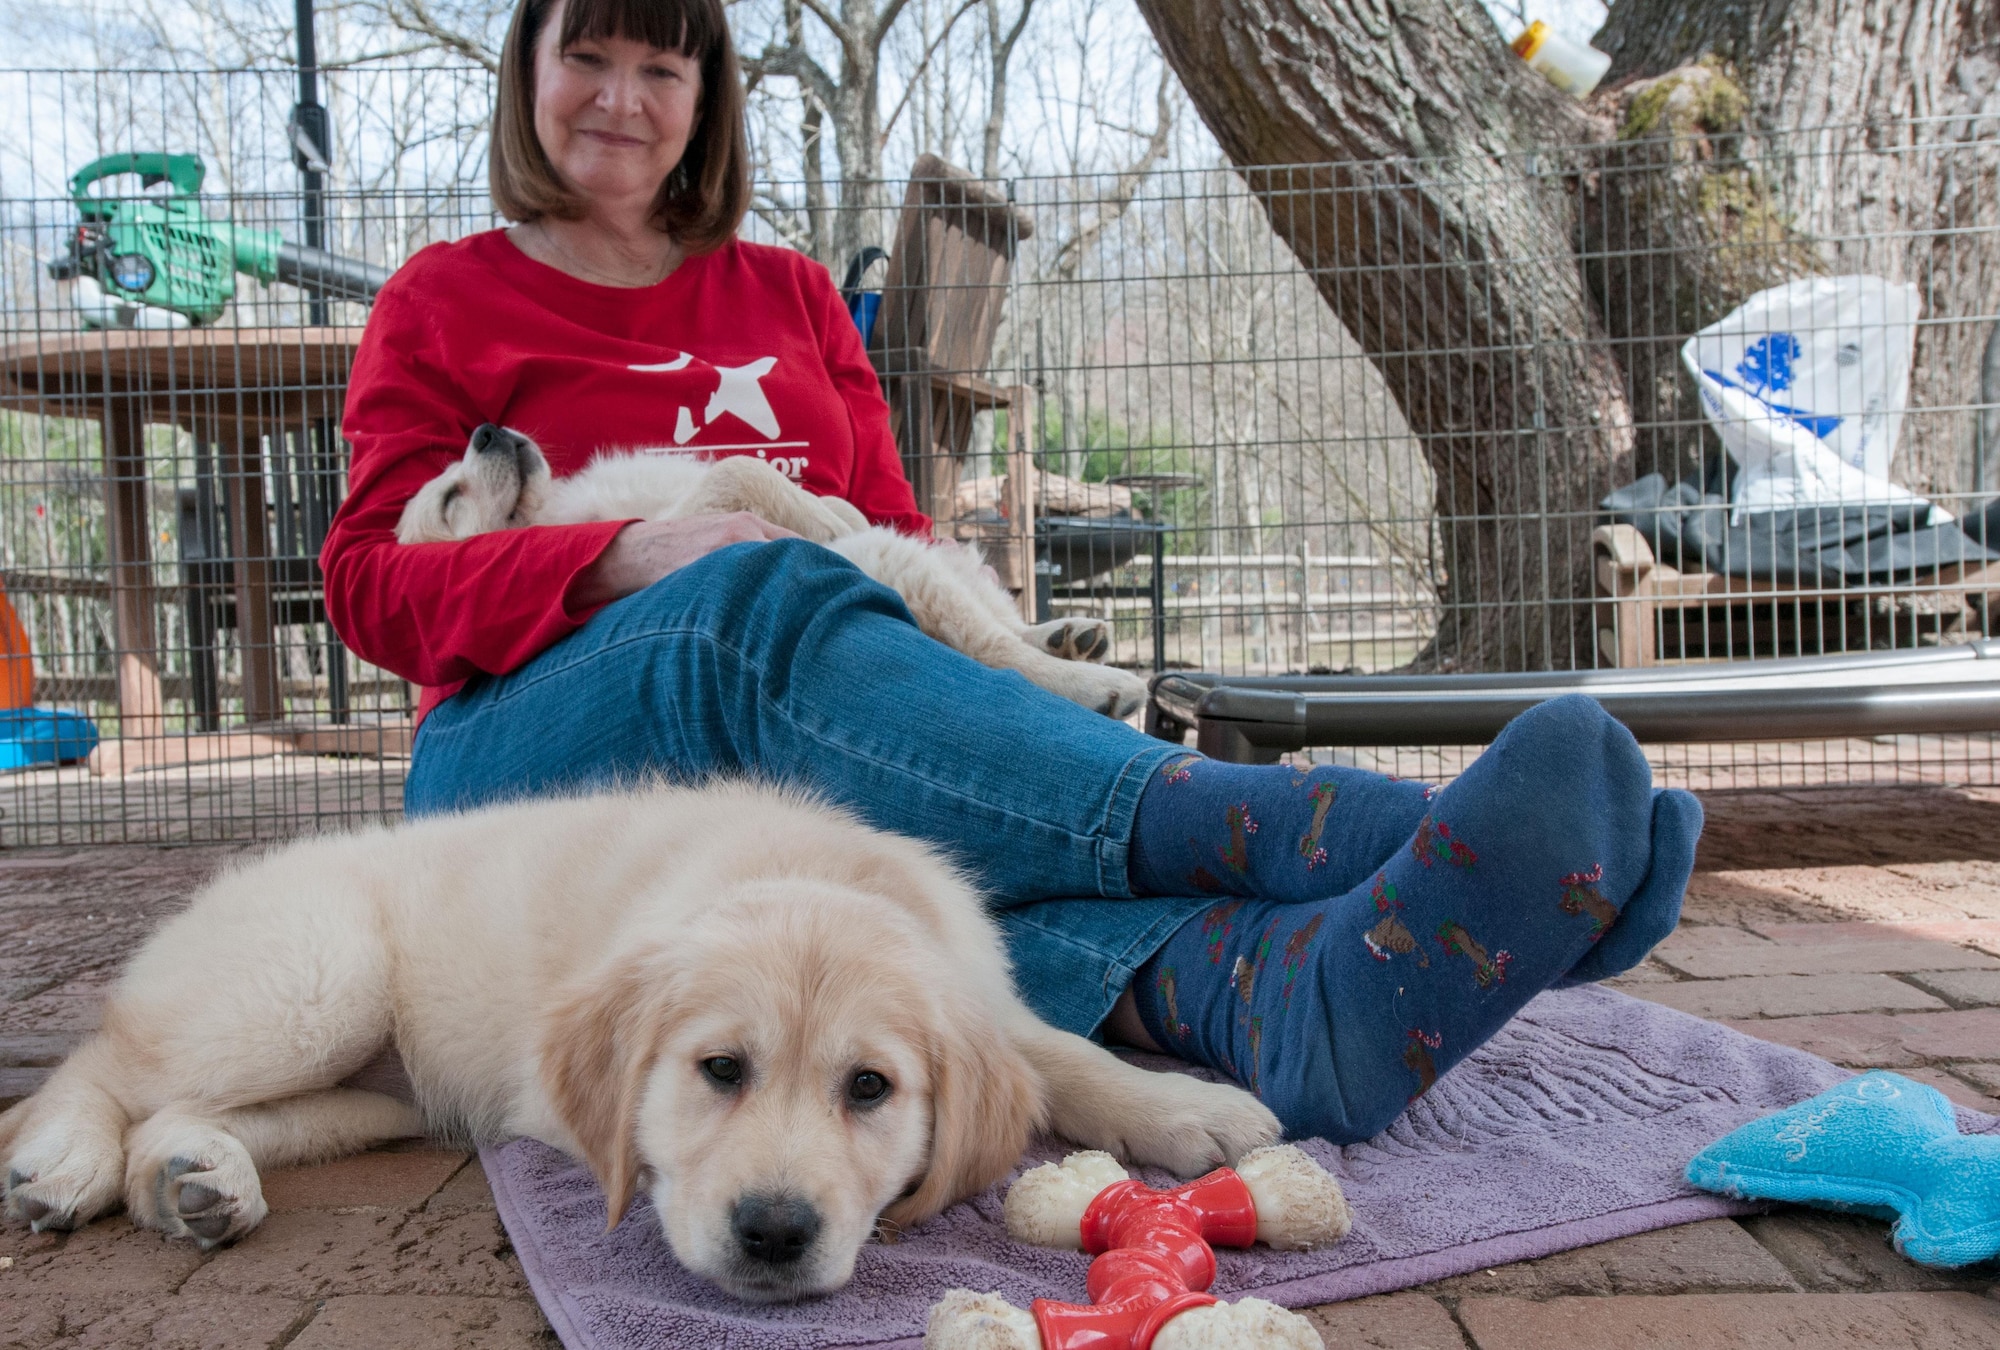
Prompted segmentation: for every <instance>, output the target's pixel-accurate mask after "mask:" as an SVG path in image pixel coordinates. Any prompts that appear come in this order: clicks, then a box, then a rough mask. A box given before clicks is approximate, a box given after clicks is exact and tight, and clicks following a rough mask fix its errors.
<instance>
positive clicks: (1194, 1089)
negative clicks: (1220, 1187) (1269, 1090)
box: [1123, 1073, 1283, 1177]
mask: <svg viewBox="0 0 2000 1350" xmlns="http://www.w3.org/2000/svg"><path fill="white" fill-rule="evenodd" d="M1150 1076H1151V1077H1152V1078H1155V1079H1157V1080H1159V1081H1158V1082H1157V1083H1156V1084H1154V1085H1152V1087H1151V1091H1149V1092H1148V1093H1147V1095H1148V1096H1149V1097H1152V1098H1153V1099H1154V1100H1153V1101H1152V1102H1151V1103H1150V1104H1151V1106H1152V1108H1153V1109H1152V1110H1151V1111H1150V1112H1148V1113H1146V1114H1145V1115H1143V1116H1141V1117H1138V1118H1135V1119H1133V1120H1132V1121H1131V1122H1130V1123H1129V1124H1127V1125H1125V1126H1124V1127H1123V1135H1124V1144H1125V1149H1126V1154H1127V1156H1128V1157H1130V1158H1131V1159H1132V1160H1133V1161H1134V1162H1138V1163H1150V1164H1151V1165H1153V1166H1155V1167H1164V1168H1165V1169H1166V1170H1167V1171H1169V1172H1172V1173H1173V1174H1174V1175H1175V1176H1177V1177H1193V1176H1200V1175H1201V1174H1202V1173H1203V1172H1207V1171H1211V1170H1213V1169H1215V1168H1217V1167H1221V1166H1223V1165H1225V1164H1228V1163H1233V1162H1235V1161H1236V1160H1237V1159H1238V1158H1241V1157H1243V1156H1244V1155H1245V1154H1247V1153H1249V1152H1251V1151H1252V1150H1253V1149H1259V1148H1263V1147H1265V1146H1267V1145H1269V1144H1275V1143H1276V1142H1278V1137H1279V1135H1280V1134H1281V1133H1282V1132H1283V1131H1282V1129H1281V1128H1280V1126H1279V1125H1278V1118H1277V1117H1276V1116H1274V1115H1272V1114H1271V1110H1270V1108H1269V1107H1267V1106H1265V1105H1264V1103H1262V1102H1260V1101H1258V1100H1257V1099H1256V1098H1255V1097H1253V1096H1251V1095H1250V1094H1249V1093H1247V1092H1245V1091H1244V1090H1243V1089H1242V1088H1239V1087H1234V1086H1231V1085H1230V1084H1227V1083H1204V1082H1202V1081H1201V1080H1200V1079H1198V1078H1190V1077H1188V1076H1187V1075H1185V1074H1178V1073H1162V1074H1153V1075H1150Z"/></svg>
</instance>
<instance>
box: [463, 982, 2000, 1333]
mask: <svg viewBox="0 0 2000 1350" xmlns="http://www.w3.org/2000/svg"><path fill="white" fill-rule="evenodd" d="M1162 1062H1163V1063H1164V1062H1165V1061H1162ZM1846 1077H1848V1071H1847V1070H1845V1069H1841V1068H1838V1067H1836V1066H1835V1065H1832V1064H1829V1063H1828V1062H1826V1061H1825V1060H1823V1059H1820V1058H1818V1057H1817V1056H1814V1055H1809V1054H1806V1053H1804V1052H1803V1051H1798V1050H1792V1049H1788V1048H1786V1047H1784V1046H1778V1045H1772V1044H1770V1043H1768V1042H1765V1041H1759V1040H1756V1039H1753V1038H1752V1037H1749V1036H1745V1035H1743V1034H1742V1033H1740V1032H1737V1031H1732V1030H1731V1029H1729V1028H1728V1027H1723V1026H1718V1025H1716V1024H1715V1023H1712V1022H1704V1021H1701V1020H1700V1019H1698V1018H1694V1017H1689V1016H1687V1015H1686V1014H1684V1013H1679V1012H1676V1011H1674V1010H1673V1009H1671V1008H1665V1007H1661V1006H1660V1005H1658V1004H1654V1003H1646V1002H1643V1001H1641V1000H1639V999H1634V998H1630V997H1627V996H1626V995H1624V994H1620V993H1617V992H1615V991H1612V990H1608V989H1600V988H1594V987H1586V988H1580V989H1570V990H1562V991H1558V992H1551V993H1546V994H1543V995H1541V996H1540V997H1539V998H1537V999H1535V1000H1534V1001H1533V1002H1532V1003H1530V1004H1529V1005H1528V1006H1527V1008H1525V1009H1524V1010H1523V1011H1522V1012H1521V1014H1520V1015H1519V1016H1518V1017H1516V1018H1515V1019H1514V1021H1513V1022H1511V1023H1510V1024H1508V1026H1507V1027H1505V1028H1504V1029H1503V1030H1502V1031H1501V1032H1500V1034H1499V1035H1497V1036H1495V1037H1494V1038H1493V1039H1492V1040H1491V1041H1490V1042H1488V1043H1487V1044H1486V1045H1485V1046H1484V1047H1483V1048H1482V1049H1480V1050H1479V1051H1478V1052H1477V1053H1476V1054H1474V1055H1473V1056H1472V1057H1471V1058H1469V1059H1467V1060H1466V1061H1465V1062H1464V1063H1462V1064H1460V1065H1459V1066H1458V1067H1457V1068H1455V1069H1453V1070H1452V1071H1451V1072H1450V1073H1448V1074H1446V1075H1445V1076H1444V1077H1443V1078H1442V1079H1440V1080H1439V1081H1438V1083H1437V1085H1436V1086H1435V1087H1434V1088H1432V1089H1431V1091H1430V1093H1429V1094H1428V1095H1427V1096H1425V1097H1424V1098H1423V1099H1422V1100H1421V1101H1419V1102H1418V1103H1417V1104H1416V1105H1415V1106H1414V1107H1412V1108H1411V1109H1410V1110H1409V1111H1407V1112H1405V1113H1404V1115H1403V1117H1402V1119H1400V1120H1398V1121H1397V1122H1396V1124H1394V1125H1393V1126H1391V1127H1390V1128H1389V1130H1388V1131H1387V1132H1385V1133H1384V1134H1382V1135H1379V1136H1378V1137H1376V1138H1374V1139H1371V1140H1369V1141H1368V1142H1367V1143H1365V1144H1355V1145H1351V1146H1349V1147H1347V1148H1336V1147H1334V1146H1332V1145H1330V1144H1327V1143H1325V1142H1323V1141H1308V1142H1307V1143H1306V1145H1305V1147H1306V1149H1307V1151H1308V1152H1310V1153H1312V1155H1313V1156H1314V1157H1316V1158H1318V1159H1319V1160H1320V1162H1322V1163H1324V1164H1325V1165H1326V1166H1327V1167H1328V1168H1329V1169H1330V1170H1332V1171H1333V1172H1334V1173H1335V1175H1337V1176H1338V1177H1339V1178H1340V1181H1341V1185H1342V1186H1343V1187H1344V1188H1345V1189H1346V1192H1347V1198H1348V1201H1349V1203H1350V1204H1351V1205H1352V1206H1353V1209H1354V1216H1355V1222H1354V1231H1353V1233H1352V1234H1350V1235H1349V1236H1348V1238H1347V1239H1346V1240H1345V1241H1343V1242H1341V1243H1339V1244H1337V1245H1336V1246H1333V1247H1331V1248H1328V1249H1326V1250H1324V1251H1317V1252H1304V1253H1283V1254H1280V1253H1276V1252H1271V1251H1268V1250H1265V1249H1262V1248H1259V1249H1255V1250H1252V1251H1248V1252H1222V1253H1218V1258H1219V1267H1220V1269H1219V1273H1218V1274H1217V1276H1216V1282H1215V1292H1216V1293H1217V1294H1219V1295H1221V1296H1222V1297H1223V1298H1226V1299H1234V1298H1239V1297H1241V1296H1243V1295H1245V1294H1256V1295H1258V1296H1259V1297H1262V1298H1267V1299H1270V1300H1271V1301H1272V1302H1274V1303H1281V1304H1284V1305H1286V1306H1289V1307H1295V1308H1296V1307H1303V1306H1306V1305H1308V1304H1314V1303H1327V1302H1332V1301H1334V1300H1337V1299H1347V1298H1357V1297H1359V1296H1361V1295H1364V1294H1377V1293H1381V1292H1383V1291H1385V1290H1390V1289H1400V1288H1404V1287H1406V1286H1408V1285H1413V1284H1421V1283H1423V1282H1425V1281H1427V1280H1435V1279H1442V1278H1443V1277H1445V1276H1448V1275H1458V1274H1463V1273H1464V1272H1466V1271H1469V1270H1477V1269H1482V1268H1484V1267H1487V1266H1492V1265H1497V1264H1500V1263H1503V1262H1508V1261H1522V1260H1527V1259H1529V1258H1531V1257H1537V1256H1546V1255H1548V1254H1550V1253H1551V1252H1559V1251H1566V1250H1568V1249H1570V1248H1572V1247H1582V1246H1586V1245H1588V1244H1590V1243H1593V1242H1604V1241H1608V1240H1609V1239H1611V1238H1616V1237H1625V1236H1629V1235H1630V1234H1633V1233H1642V1232H1645V1231H1647V1230H1649V1229H1654V1228H1664V1227H1667V1226H1669V1225H1671V1224H1678V1223H1688V1222H1691V1221H1693V1220H1696V1219H1708V1218H1715V1217H1717V1216H1720V1215H1727V1214H1742V1213H1748V1212H1751V1211H1753V1210H1755V1209H1757V1208H1758V1206H1755V1205H1746V1204H1741V1203H1737V1202H1732V1201H1728V1200H1724V1199H1722V1198H1720V1197H1718V1196H1712V1195H1706V1194H1703V1193H1701V1192H1698V1191H1695V1190H1693V1189H1691V1188H1690V1187H1689V1186H1688V1185H1687V1184H1686V1183H1685V1182H1684V1181H1683V1180H1682V1179H1681V1173H1682V1169H1684V1168H1685V1167H1686V1166H1687V1162H1688V1159H1689V1158H1691V1157H1693V1156H1694V1155H1695V1153H1697V1152H1698V1151H1699V1150H1700V1149H1701V1148H1702V1147H1703V1146H1705V1145H1707V1144H1708V1143H1710V1142H1712V1141H1713V1140H1715V1139H1718V1138H1720V1137H1721V1136H1722V1135H1724V1134H1727V1133H1728V1132H1729V1131H1731V1130H1733V1129H1735V1128H1736V1127H1737V1126H1739V1125H1742V1124H1743V1123H1745V1122H1746V1121H1749V1120H1751V1119H1753V1118H1755V1117H1757V1116H1759V1115H1763V1114H1764V1113H1766V1112H1769V1111H1773V1110H1776V1109H1778V1108H1780V1107H1785V1106H1790V1105H1792V1104H1793V1103H1794V1102H1799V1101H1803V1100H1804V1099H1805V1098H1807V1097H1810V1096H1813V1095H1814V1094H1816V1093H1818V1092H1821V1091H1823V1090H1825V1089H1826V1088H1828V1087H1830V1086H1832V1085H1833V1084H1834V1083H1836V1082H1838V1081H1840V1080H1841V1079H1843V1078H1846ZM1960 1117H1961V1119H1960V1128H1961V1129H1963V1130H1965V1131H1966V1132H1968V1133H1979V1132H1986V1131H1991V1130H1995V1129H2000V1120H1995V1119H1994V1118H1992V1117H1986V1116H1979V1115H1976V1114H1974V1113H1972V1112H1961V1113H1960ZM1062 1151H1063V1150H1062V1149H1061V1148H1059V1147H1056V1146H1053V1145H1050V1146H1042V1147H1037V1148H1035V1149H1032V1150H1031V1151H1030V1154H1029V1156H1028V1158H1027V1159H1025V1160H1024V1162H1025V1163H1027V1164H1033V1163H1035V1162H1041V1161H1044V1160H1046V1159H1049V1158H1053V1157H1057V1156H1059V1155H1060V1153H1061V1152H1062ZM480 1157H481V1160H482V1161H483V1162H484V1163H485V1165H486V1173H487V1176H488V1177H490V1178H491V1180H492V1184H493V1193H494V1196H495V1198H496V1200H497V1201H498V1203H499V1208H500V1217H501V1219H502V1221H503V1222H504V1223H505V1224H506V1225H507V1232H508V1234H509V1236H510V1237H511V1238H512V1239H513V1242H514V1249H515V1251H516V1252H518V1253H519V1254H520V1257H521V1264H522V1266H523V1267H524V1269H525V1270H526V1271H527V1275H528V1281H529V1283H530V1284H531V1285H532V1286H533V1287H534V1290H535V1296H536V1298H538V1299H540V1300H541V1305H542V1308H543V1310H544V1311H545V1312H546V1313H547V1314H548V1317H549V1321H550V1322H551V1323H552V1324H553V1325H554V1326H555V1329H556V1331H557V1333H558V1334H559V1335H560V1336H561V1337H562V1341H563V1344H564V1345H565V1346H567V1347H568V1348H569V1350H677V1348H678V1347H687V1348H688V1350H716V1348H718V1347H739V1346H741V1347H750V1346H755V1347H758V1350H820V1347H831V1346H898V1347H916V1346H918V1345H920V1343H921V1341H922V1336H923V1327H924V1319H925V1315H926V1313H927V1312H928V1311H929V1308H930V1305H931V1304H932V1303H933V1302H934V1301H936V1299H937V1298H938V1296H939V1295H940V1294H942V1293H943V1292H944V1291H945V1290H946V1289H949V1288H952V1287H954V1286H957V1287H962V1288H968V1289H976V1290H979V1291H981V1292H985V1291H988V1290H998V1291H999V1292H1000V1293H1001V1294H1003V1295H1004V1296H1005V1297H1007V1298H1008V1299H1009V1300H1011V1301H1012V1302H1014V1303H1015V1304H1017V1305H1020V1306H1024V1307H1025V1306H1026V1305H1027V1303H1028V1301H1029V1300H1031V1299H1034V1298H1038V1297H1052V1298H1066V1299H1081V1298H1083V1297H1084V1293H1083V1276H1084V1270H1085V1268H1086V1266H1087V1265H1088V1258H1086V1257H1084V1256H1082V1255H1080V1254H1078V1253H1074V1252H1053V1251H1043V1250H1040V1249H1038V1248H1033V1247H1025V1246H1021V1245H1020V1244H1018V1243H1015V1242H1013V1241H1012V1240H1010V1239H1009V1238H1008V1237H1007V1234H1006V1230H1005V1229H1004V1228H1003V1227H1002V1225H1001V1221H1000V1196H1001V1194H1002V1191H1003V1187H995V1188H994V1189H993V1190H991V1191H988V1192H987V1193H986V1194H984V1195H981V1196H977V1197H975V1198H974V1199H972V1200H969V1201H967V1202H965V1203H963V1204H960V1205H956V1206H954V1207H952V1208H951V1209H949V1210H947V1211H946V1212H945V1213H943V1214H941V1215H939V1216H938V1217H937V1218H936V1219H934V1220H932V1221H931V1222H930V1223H928V1224H925V1225H923V1226H922V1227H921V1228H918V1229H916V1230H914V1232H913V1233H912V1234H911V1235H910V1236H908V1237H907V1238H906V1239H905V1240H904V1241H902V1242H900V1243H897V1244H895V1245H893V1246H882V1245H875V1244H871V1245H870V1246H868V1247H867V1248H866V1249H865V1250H863V1252H862V1253H861V1259H860V1262H859V1264H858V1265H857V1266H856V1269H855V1274H854V1280H853V1283H851V1284H849V1285H848V1286H847V1287H846V1288H844V1289H842V1290H840V1291H838V1292H837V1293H834V1294H832V1295H830V1296H828V1297H826V1298H822V1299H817V1300H814V1301H812V1302H809V1303H802V1304H795V1305H789V1306H780V1307H750V1306H747V1305H745V1304H743V1303H739V1302H738V1301H737V1300H735V1299H733V1298H731V1297H730V1296H728V1295H727V1294H724V1293H722V1292H720V1291H719V1290H717V1289H715V1288H714V1287H713V1286H711V1285H709V1284H707V1283H705V1282H703V1281H702V1280H699V1279H697V1278H695V1277H694V1276H692V1275H690V1274H688V1273H687V1272H686V1271H685V1270H683V1269H682V1268H681V1267H680V1266H679V1265H678V1264H677V1263H676V1262H675V1261H674V1258H673V1256H672V1254H671V1253H670V1252H669V1251H668V1249H667V1244H666V1240H665V1239H664V1238H663V1237H662V1236H661V1235H660V1230H659V1225H658V1223H657V1222H656V1221H655V1219H654V1217H653V1213H652V1209H651V1206H650V1205H649V1204H647V1203H646V1202H645V1201H644V1200H643V1199H642V1200H640V1201H639V1202H638V1203H636V1204H634V1206H633V1207H632V1210H631V1212H630V1213H629V1214H628V1215H627V1216H626V1218H625V1221H624V1222H623V1223H621V1224H620V1225H619V1226H618V1228H617V1230H616V1231H615V1232H611V1233H605V1232H604V1231H603V1229H604V1200H603V1196H602V1195H601V1194H600V1193H599V1192H598V1190H597V1187H596V1185H595V1184H594V1183H593V1182H592V1180H591V1178H590V1174H589V1172H588V1171H586V1170H585V1169H584V1168H583V1167H582V1166H581V1165H580V1164H578V1163H575V1162H572V1161H571V1160H570V1159H569V1158H567V1157H565V1156H564V1155H563V1154H561V1153H559V1152H557V1151H556V1150H554V1149H551V1148H549V1147H547V1146H546V1145H543V1144H540V1143H536V1142H535V1141H533V1140H526V1139H522V1140H515V1141H514V1142H512V1143H510V1144H506V1145H504V1146H499V1147H491V1148H487V1149H485V1150H483V1151H482V1152H481V1154H480ZM1147 1180H1149V1181H1152V1182H1155V1183H1160V1182H1165V1181H1166V1180H1168V1178H1167V1177H1166V1176H1164V1175H1150V1176H1148V1177H1147Z"/></svg>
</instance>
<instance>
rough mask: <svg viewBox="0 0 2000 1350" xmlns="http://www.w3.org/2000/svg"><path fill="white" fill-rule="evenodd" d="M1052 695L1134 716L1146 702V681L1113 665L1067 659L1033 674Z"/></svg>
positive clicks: (1108, 712) (1110, 714) (1098, 709)
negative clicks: (1099, 664)
mask: <svg viewBox="0 0 2000 1350" xmlns="http://www.w3.org/2000/svg"><path fill="white" fill-rule="evenodd" d="M1030 678H1032V679H1033V680H1034V681H1035V683H1036V684H1039V685H1041V686H1042V688H1044V689H1046V690H1048V691H1049V692H1050V693H1052V694H1060V695H1062V696H1063V697H1064V698H1066V699H1068V700H1069V701H1070V702H1071V703H1079V704H1082V705H1083V706H1084V707H1086V708H1088V709H1090V710H1091V711H1092V712H1101V713H1103V714H1104V715H1105V716H1106V717H1115V718H1118V719H1120V720H1123V719H1124V718H1127V717H1130V716H1131V715H1132V714H1133V713H1135V712H1137V711H1139V709H1140V708H1142V707H1144V706H1145V703H1146V682H1145V681H1144V680H1142V679H1140V678H1139V677H1138V676H1137V675H1134V674H1133V673H1132V672H1131V671H1129V670H1119V669H1117V668H1115V667H1113V666H1093V665H1089V664H1086V663H1084V662H1077V661H1065V662H1062V663H1060V664H1058V665H1053V666H1049V665H1047V664H1046V663H1044V666H1043V667H1042V668H1040V669H1038V670H1037V671H1036V672H1035V673H1034V674H1033V675H1031V676H1030Z"/></svg>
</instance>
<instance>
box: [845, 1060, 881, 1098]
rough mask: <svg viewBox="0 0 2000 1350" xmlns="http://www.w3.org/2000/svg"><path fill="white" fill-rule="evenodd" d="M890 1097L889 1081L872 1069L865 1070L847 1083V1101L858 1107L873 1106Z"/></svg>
mask: <svg viewBox="0 0 2000 1350" xmlns="http://www.w3.org/2000/svg"><path fill="white" fill-rule="evenodd" d="M888 1095H889V1080H888V1079H886V1078H884V1077H883V1076H882V1075H881V1074H879V1073H876V1072H875V1071H874V1070H872V1069H863V1070H862V1071H861V1072H860V1073H857V1074H855V1075H854V1077H852V1078H850V1079H849V1080H848V1081H847V1100H849V1101H851V1102H853V1103H854V1104H855V1105H856V1106H873V1105H875V1104H876V1103H877V1102H880V1101H881V1100H882V1099H883V1098H885V1097H887V1096H888Z"/></svg>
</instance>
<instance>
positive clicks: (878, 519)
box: [800, 259, 931, 539]
mask: <svg viewBox="0 0 2000 1350" xmlns="http://www.w3.org/2000/svg"><path fill="white" fill-rule="evenodd" d="M801 264H802V265H801V267H800V271H801V272H802V274H803V275H804V277H805V282H804V285H805V287H806V302H807V306H808V308H809V309H810V310H811V311H812V312H813V318H814V322H815V324H816V325H817V327H818V329H819V334H820V353H821V356H822V358H823V359H824V360H825V362H826V373H827V376H828V378H830V379H831V380H832V381H833V387H834V389H835V391H836V392H838V393H839V395H840V401H841V402H842V403H843V404H845V405H846V407H847V420H848V425H849V428H850V429H851V431H852V433H853V436H854V471H853V474H852V476H851V477H850V478H849V479H848V483H847V491H846V492H844V493H842V494H841V495H842V496H844V497H846V498H847V500H848V501H850V502H852V503H854V505H855V506H857V507H859V508H860V509H861V514H862V515H864V516H867V517H868V519H869V520H871V521H873V522H874V523H875V524H877V525H887V526H889V527H890V528H891V529H894V530H898V531H900V532H902V533H904V534H908V535H914V536H916V537H917V538H919V539H928V538H930V537H931V519H930V517H929V516H927V515H925V514H924V513H923V512H922V511H920V510H918V509H917V498H916V494H915V493H913V492H912V491H911V490H910V480H909V479H908V478H907V477H905V476H904V474H903V457H902V455H901V454H900V453H898V451H897V449H896V438H895V437H894V436H892V435H890V434H889V404H888V402H887V400H885V399H884V398H883V397H882V382H881V380H880V379H878V378H877V377H876V374H875V367H874V366H873V365H872V364H871V363H870V362H869V360H868V351H867V349H866V348H865V347H863V346H862V345H861V333H860V331H859V330H858V329H856V328H855V326H854V320H853V318H852V317H851V316H850V315H849V314H848V312H847V305H846V303H845V302H844V301H842V300H841V298H840V291H839V290H838V289H837V288H836V287H835V286H834V284H833V279H832V278H831V277H829V276H828V275H827V273H826V269H825V268H823V267H821V266H819V265H818V264H816V263H814V262H812V261H811V260H809V259H802V260H801Z"/></svg>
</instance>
